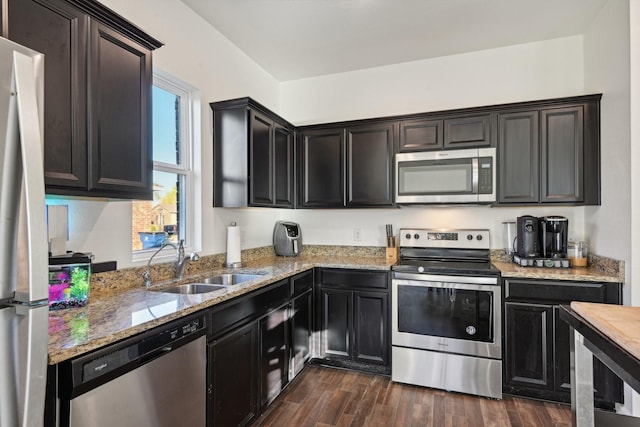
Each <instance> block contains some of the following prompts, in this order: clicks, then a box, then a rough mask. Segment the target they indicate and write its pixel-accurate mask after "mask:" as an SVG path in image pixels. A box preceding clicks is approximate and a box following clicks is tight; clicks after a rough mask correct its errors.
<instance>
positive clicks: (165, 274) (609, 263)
mask: <svg viewBox="0 0 640 427" xmlns="http://www.w3.org/2000/svg"><path fill="white" fill-rule="evenodd" d="M301 255H302V256H304V257H319V256H329V257H359V258H378V257H380V258H383V257H384V256H385V248H384V247H380V246H338V245H304V246H303V250H302V253H301ZM274 256H276V255H275V252H274V251H273V246H263V247H260V248H252V249H245V250H243V251H242V255H241V258H242V261H243V262H250V261H253V260H256V259H262V258H269V257H274ZM225 260H226V254H225V253H220V254H215V255H207V256H202V257H201V258H200V260H199V261H197V262H188V263H187V266H186V268H185V276H190V275H195V274H199V273H205V272H207V271H211V270H214V269H217V268H221V266H222V264H223V263H224V262H225ZM491 260H492V261H502V262H511V257H510V256H509V255H507V253H506V252H505V251H504V250H502V249H492V250H491ZM589 266H590V267H592V268H595V269H597V270H599V271H602V272H604V273H607V274H611V275H615V276H617V277H620V278H621V281H624V261H618V260H615V259H612V258H607V257H603V256H598V255H593V254H589ZM145 268H146V267H129V268H123V269H120V270H115V271H108V272H104V273H95V274H93V275H92V276H91V293H97V294H100V293H102V292H112V291H113V290H116V289H127V288H135V287H141V286H143V279H142V273H143V272H144V270H145ZM173 274H174V271H173V261H172V262H165V263H160V264H154V265H152V266H151V278H152V280H153V283H157V284H160V283H163V282H167V281H170V280H173Z"/></svg>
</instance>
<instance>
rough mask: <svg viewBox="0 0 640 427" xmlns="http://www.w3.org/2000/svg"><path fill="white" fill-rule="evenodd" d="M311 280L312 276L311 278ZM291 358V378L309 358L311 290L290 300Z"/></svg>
mask: <svg viewBox="0 0 640 427" xmlns="http://www.w3.org/2000/svg"><path fill="white" fill-rule="evenodd" d="M312 280H313V278H312ZM289 323H290V325H291V359H290V362H289V379H293V378H294V377H295V376H296V375H298V374H299V373H300V371H301V370H302V368H304V365H305V363H307V362H308V361H309V359H310V358H311V350H312V349H311V345H312V341H311V339H312V334H313V290H312V289H309V290H308V291H307V292H305V293H304V294H302V295H300V296H298V297H296V298H293V299H292V300H291V316H290V319H289Z"/></svg>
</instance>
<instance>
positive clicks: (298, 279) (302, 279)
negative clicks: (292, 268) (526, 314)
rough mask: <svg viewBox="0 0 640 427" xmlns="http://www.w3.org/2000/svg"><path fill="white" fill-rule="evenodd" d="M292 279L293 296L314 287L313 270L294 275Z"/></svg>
mask: <svg viewBox="0 0 640 427" xmlns="http://www.w3.org/2000/svg"><path fill="white" fill-rule="evenodd" d="M290 280H291V298H295V297H297V296H298V295H302V294H303V293H305V292H306V291H308V290H309V289H312V288H313V270H310V271H305V272H304V273H300V274H298V275H296V276H293V277H292V278H291V279H290Z"/></svg>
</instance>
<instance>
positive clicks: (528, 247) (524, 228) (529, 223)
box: [516, 215, 540, 258]
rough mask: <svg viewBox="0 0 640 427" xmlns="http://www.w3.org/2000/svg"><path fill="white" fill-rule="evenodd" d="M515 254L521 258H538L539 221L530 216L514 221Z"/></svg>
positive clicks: (520, 217)
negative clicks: (515, 234) (515, 235)
mask: <svg viewBox="0 0 640 427" xmlns="http://www.w3.org/2000/svg"><path fill="white" fill-rule="evenodd" d="M516 233H518V234H517V237H516V242H517V243H516V254H517V255H518V256H519V257H523V258H534V257H538V256H540V219H539V218H537V217H535V216H531V215H525V216H519V217H518V219H517V221H516Z"/></svg>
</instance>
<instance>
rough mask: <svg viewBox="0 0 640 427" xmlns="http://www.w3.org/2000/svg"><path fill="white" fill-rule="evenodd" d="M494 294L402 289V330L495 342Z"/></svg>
mask: <svg viewBox="0 0 640 427" xmlns="http://www.w3.org/2000/svg"><path fill="white" fill-rule="evenodd" d="M492 304H493V294H492V292H491V291H474V290H467V289H451V288H429V287H422V286H409V285H401V286H398V331H399V332H406V333H411V334H418V335H430V336H437V337H445V338H457V339H461V340H471V341H482V342H492V341H493V331H492V320H493V319H492V315H493V313H492V308H491V306H492Z"/></svg>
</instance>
